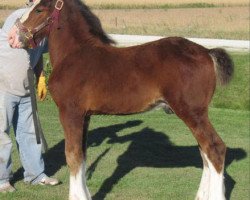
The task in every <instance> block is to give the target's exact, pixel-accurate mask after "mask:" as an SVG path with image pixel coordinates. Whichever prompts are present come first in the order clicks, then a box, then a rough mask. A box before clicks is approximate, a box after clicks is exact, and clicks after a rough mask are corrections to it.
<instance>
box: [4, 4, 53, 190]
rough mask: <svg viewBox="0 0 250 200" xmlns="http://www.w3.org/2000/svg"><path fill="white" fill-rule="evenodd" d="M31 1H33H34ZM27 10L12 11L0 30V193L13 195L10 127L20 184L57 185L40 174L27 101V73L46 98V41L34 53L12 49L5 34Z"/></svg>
mask: <svg viewBox="0 0 250 200" xmlns="http://www.w3.org/2000/svg"><path fill="white" fill-rule="evenodd" d="M34 1H35V0H34ZM26 9H27V8H22V9H18V10H16V11H14V12H13V13H12V14H11V15H10V16H9V17H8V18H7V19H6V21H5V23H4V25H3V27H2V28H1V29H0V192H2V193H5V192H13V191H15V190H16V189H15V188H14V187H13V186H12V185H11V184H10V180H11V178H12V176H13V175H12V161H11V149H12V141H11V138H10V136H9V131H10V127H11V126H12V125H13V130H14V134H15V139H16V142H17V147H18V151H19V156H20V160H21V164H22V166H23V168H24V173H23V176H24V182H27V183H30V184H42V185H57V184H58V180H57V179H55V178H51V177H48V176H47V175H46V174H45V172H44V170H45V169H44V168H45V167H44V160H43V157H42V145H41V144H37V142H36V136H35V129H34V121H33V117H32V107H31V98H30V94H29V89H28V78H27V69H28V68H29V67H32V68H34V69H35V71H36V73H35V74H36V77H37V78H38V79H37V80H38V81H37V90H38V98H39V99H40V100H44V98H45V96H46V92H47V90H46V85H45V77H44V76H43V72H42V65H43V62H42V60H43V59H42V58H43V53H44V52H45V51H47V41H46V40H43V41H42V42H41V43H40V44H39V46H38V47H37V48H35V49H31V50H30V49H29V50H28V49H26V50H25V49H13V48H11V47H10V46H9V43H8V32H9V31H10V29H11V27H12V26H13V25H14V24H15V21H16V19H17V18H19V17H21V16H22V15H23V13H24V12H25V11H26Z"/></svg>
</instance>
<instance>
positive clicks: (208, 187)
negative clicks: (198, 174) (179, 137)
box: [180, 109, 226, 200]
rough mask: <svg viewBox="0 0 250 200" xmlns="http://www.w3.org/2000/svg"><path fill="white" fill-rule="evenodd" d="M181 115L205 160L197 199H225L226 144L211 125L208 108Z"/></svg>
mask: <svg viewBox="0 0 250 200" xmlns="http://www.w3.org/2000/svg"><path fill="white" fill-rule="evenodd" d="M202 110H203V111H202ZM180 117H181V118H182V119H183V120H184V122H185V123H186V124H187V125H188V127H189V128H190V129H191V131H192V133H193V135H194V137H195V138H196V140H197V142H198V144H199V147H200V152H201V156H202V160H203V174H202V178H201V182H200V186H199V190H198V192H197V196H196V200H224V199H225V194H224V193H225V191H224V190H225V189H224V180H223V179H224V178H223V172H224V162H225V154H226V146H225V144H224V143H223V141H222V140H221V138H220V137H219V136H218V134H217V133H216V131H215V129H214V128H213V126H212V125H211V123H210V121H209V119H208V113H207V109H205V111H204V109H200V110H199V111H197V110H195V111H191V112H188V113H186V114H185V115H183V114H182V115H180Z"/></svg>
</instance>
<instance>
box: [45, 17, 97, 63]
mask: <svg viewBox="0 0 250 200" xmlns="http://www.w3.org/2000/svg"><path fill="white" fill-rule="evenodd" d="M75 15H76V17H74V18H67V17H66V16H64V17H63V16H62V18H60V19H59V20H60V21H59V27H60V28H59V29H57V27H54V28H53V30H52V31H51V33H50V35H49V52H50V59H51V63H52V66H53V67H56V66H58V65H60V63H61V62H62V60H64V58H66V57H67V56H68V55H70V54H72V53H73V52H76V51H77V50H80V49H81V50H83V49H84V48H86V49H87V48H89V46H90V45H91V39H92V38H93V36H91V35H90V33H89V30H88V28H89V27H88V25H87V23H86V21H85V20H84V19H83V18H82V16H81V14H80V13H78V14H75ZM77 15H79V16H77ZM69 19H70V20H69Z"/></svg>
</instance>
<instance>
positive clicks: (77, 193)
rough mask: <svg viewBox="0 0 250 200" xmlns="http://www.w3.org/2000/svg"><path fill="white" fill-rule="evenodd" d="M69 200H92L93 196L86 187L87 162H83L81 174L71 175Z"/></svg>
mask: <svg viewBox="0 0 250 200" xmlns="http://www.w3.org/2000/svg"><path fill="white" fill-rule="evenodd" d="M69 200H91V195H90V193H89V190H88V188H87V185H86V177H85V161H83V163H82V165H81V167H80V169H79V172H78V173H77V174H76V175H75V176H72V175H70V189H69Z"/></svg>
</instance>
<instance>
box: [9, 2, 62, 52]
mask: <svg viewBox="0 0 250 200" xmlns="http://www.w3.org/2000/svg"><path fill="white" fill-rule="evenodd" d="M63 4H64V2H63V0H34V4H33V5H32V6H31V7H30V9H29V10H28V11H27V12H26V13H25V14H24V15H23V16H22V17H21V18H20V19H18V20H17V21H16V23H15V25H14V26H13V27H12V29H11V31H10V33H9V36H8V40H9V43H10V46H12V47H14V48H27V47H28V48H34V47H36V46H37V44H39V42H40V41H41V40H42V39H43V38H44V37H46V36H47V35H48V34H49V32H50V30H51V28H52V27H53V26H54V25H55V24H57V23H58V18H59V13H60V11H61V9H62V8H63Z"/></svg>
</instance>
